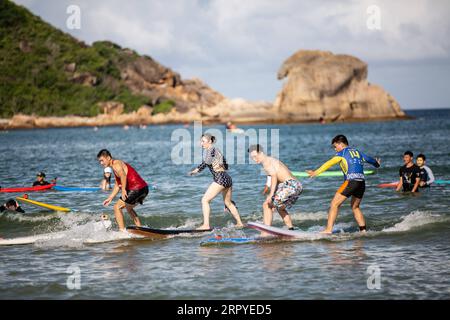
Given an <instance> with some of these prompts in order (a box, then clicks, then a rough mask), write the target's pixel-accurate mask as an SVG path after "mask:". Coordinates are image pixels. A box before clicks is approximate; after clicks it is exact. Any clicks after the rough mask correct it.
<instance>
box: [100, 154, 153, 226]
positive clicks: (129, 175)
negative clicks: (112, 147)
mask: <svg viewBox="0 0 450 320" xmlns="http://www.w3.org/2000/svg"><path fill="white" fill-rule="evenodd" d="M97 159H98V161H99V163H100V164H101V165H102V166H103V167H104V168H107V167H111V168H112V170H113V172H114V177H115V179H116V184H115V185H114V188H113V190H112V192H111V194H110V196H109V197H108V198H107V199H106V200H105V201H103V205H104V206H108V205H109V204H110V203H111V201H112V200H113V199H114V198H115V196H116V195H117V194H118V193H119V191H121V197H120V199H119V200H118V201H117V202H116V204H115V205H114V215H115V218H116V222H117V224H118V225H119V229H120V231H126V229H125V222H124V218H123V212H122V210H123V209H124V208H126V209H127V211H128V214H129V215H130V216H131V218H132V219H133V221H134V224H135V225H136V226H141V221H140V220H139V217H138V215H137V214H136V211H134V207H136V206H137V205H138V204H139V203H140V204H143V201H144V199H145V198H146V197H147V195H148V185H147V182H145V181H144V179H142V178H141V176H140V175H139V174H138V173H137V171H136V170H135V169H134V168H133V167H132V166H130V165H129V164H128V163H126V162H124V161H122V160H118V159H113V157H112V155H111V153H110V152H109V151H108V150H106V149H102V150H100V151H99V153H98V154H97Z"/></svg>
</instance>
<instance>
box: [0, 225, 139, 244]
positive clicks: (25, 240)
mask: <svg viewBox="0 0 450 320" xmlns="http://www.w3.org/2000/svg"><path fill="white" fill-rule="evenodd" d="M110 227H111V221H110V220H104V221H98V222H94V223H93V225H92V228H93V232H94V233H95V232H98V231H105V230H108V229H109V228H110ZM114 233H120V235H119V237H117V236H115V234H114ZM111 234H112V235H114V237H109V238H107V239H105V238H103V239H85V240H82V241H83V243H100V242H108V241H116V240H121V239H129V238H131V235H129V234H127V233H124V232H118V231H117V232H112V233H111ZM64 238H66V239H67V238H68V233H67V231H59V232H53V233H44V234H38V235H34V236H28V237H18V238H10V239H0V246H12V245H26V244H34V243H36V242H39V241H50V240H60V239H64ZM72 238H73V237H72ZM72 240H80V239H72Z"/></svg>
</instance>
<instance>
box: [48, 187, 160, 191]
mask: <svg viewBox="0 0 450 320" xmlns="http://www.w3.org/2000/svg"><path fill="white" fill-rule="evenodd" d="M148 189H149V190H156V187H155V186H153V185H149V186H148ZM53 190H56V191H64V192H97V191H100V190H101V188H99V187H84V188H83V187H63V186H54V187H53ZM111 190H112V188H111Z"/></svg>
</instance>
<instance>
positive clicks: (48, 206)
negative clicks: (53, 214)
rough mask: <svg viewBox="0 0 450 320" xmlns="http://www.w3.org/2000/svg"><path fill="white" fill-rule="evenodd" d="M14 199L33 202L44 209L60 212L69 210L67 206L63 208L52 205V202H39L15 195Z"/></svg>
mask: <svg viewBox="0 0 450 320" xmlns="http://www.w3.org/2000/svg"><path fill="white" fill-rule="evenodd" d="M16 199H17V200H18V201H20V202H25V203H29V204H33V205H35V206H38V207H41V208H45V209H50V210H54V211H61V212H69V211H70V209H69V208H64V207H59V206H54V205H52V204H48V203H44V202H39V201H35V200H31V199H27V198H22V197H16Z"/></svg>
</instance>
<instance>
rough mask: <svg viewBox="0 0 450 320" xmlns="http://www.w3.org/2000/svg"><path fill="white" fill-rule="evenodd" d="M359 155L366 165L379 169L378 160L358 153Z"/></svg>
mask: <svg viewBox="0 0 450 320" xmlns="http://www.w3.org/2000/svg"><path fill="white" fill-rule="evenodd" d="M359 153H360V154H361V156H362V158H363V160H364V161H365V162H367V163H370V164H371V165H373V166H374V167H375V168H379V167H380V159H375V158H372V157H371V156H368V155H367V154H365V153H363V152H361V151H359Z"/></svg>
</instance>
